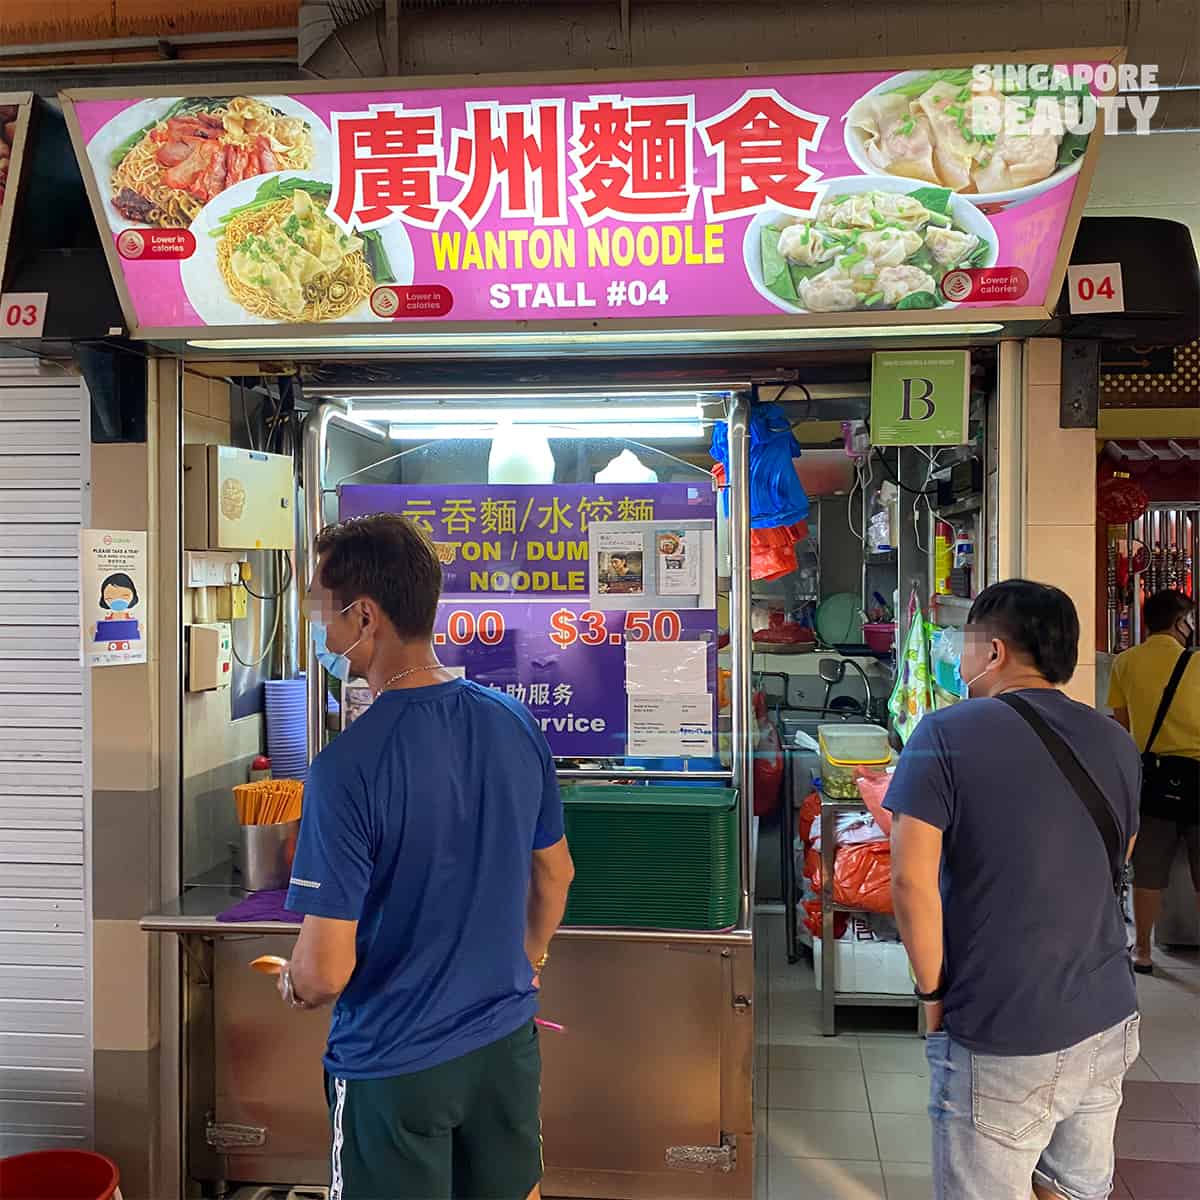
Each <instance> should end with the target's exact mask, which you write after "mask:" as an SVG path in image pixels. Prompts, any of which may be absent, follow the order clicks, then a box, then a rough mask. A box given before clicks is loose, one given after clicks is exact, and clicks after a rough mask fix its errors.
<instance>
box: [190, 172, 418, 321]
mask: <svg viewBox="0 0 1200 1200" xmlns="http://www.w3.org/2000/svg"><path fill="white" fill-rule="evenodd" d="M331 192H332V188H331V186H330V184H328V183H326V182H324V181H323V180H319V179H313V178H312V177H311V176H309V175H305V174H299V173H296V172H282V173H280V174H275V175H270V176H267V177H266V178H257V179H246V180H243V181H242V182H241V183H240V184H236V185H234V186H233V187H231V188H228V189H226V190H225V191H224V192H222V194H221V195H220V196H218V197H217V198H216V199H215V200H214V201H212V202H211V203H210V204H209V205H207V206H206V207H205V208H204V210H203V211H202V212H201V213H200V215H199V217H198V218H197V220H196V221H195V223H194V224H193V226H192V232H193V233H194V234H195V237H196V252H195V254H193V255H192V256H191V257H190V258H187V259H185V260H183V262H181V263H180V276H181V278H182V281H183V286H184V290H185V291H186V292H187V297H188V300H189V302H190V303H191V305H192V307H193V308H194V309H195V310H196V312H197V313H199V314H200V316H201V317H202V319H203V320H204V322H205V323H206V324H207V325H240V324H245V323H247V322H261V323H272V324H287V325H307V324H313V323H319V322H323V321H340V320H347V319H353V320H371V319H372V317H371V312H370V309H369V307H368V304H367V302H368V300H369V299H370V296H371V292H372V291H373V290H374V289H375V288H376V287H378V286H379V285H381V284H400V285H403V284H408V283H411V282H412V277H413V254H412V246H411V244H410V242H409V240H408V234H407V233H406V232H405V230H404V227H403V225H402V224H401V223H400V222H394V223H393V224H391V225H388V226H386V227H385V228H383V229H371V230H365V231H363V232H360V233H356V234H350V233H347V232H346V231H345V229H343V228H342V226H341V225H339V224H338V223H337V222H336V221H334V220H333V218H332V217H330V216H329V215H328V213H327V212H326V209H327V207H328V204H329V199H330V195H331Z"/></svg>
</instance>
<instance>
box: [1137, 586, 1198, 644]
mask: <svg viewBox="0 0 1200 1200" xmlns="http://www.w3.org/2000/svg"><path fill="white" fill-rule="evenodd" d="M1191 611H1192V602H1191V600H1189V599H1188V598H1187V596H1185V595H1184V593H1183V592H1178V591H1176V590H1175V589H1174V588H1163V590H1162V591H1161V592H1155V593H1154V595H1153V596H1151V597H1150V598H1149V599H1148V600H1147V601H1146V604H1145V607H1144V608H1143V609H1142V615H1143V616H1144V617H1145V618H1146V628H1147V629H1148V630H1149V631H1150V632H1151V633H1166V632H1167V630H1169V629H1170V628H1171V626H1172V625H1174V624H1175V622H1176V621H1178V620H1179V618H1180V617H1186V616H1187V615H1188V613H1190V612H1191Z"/></svg>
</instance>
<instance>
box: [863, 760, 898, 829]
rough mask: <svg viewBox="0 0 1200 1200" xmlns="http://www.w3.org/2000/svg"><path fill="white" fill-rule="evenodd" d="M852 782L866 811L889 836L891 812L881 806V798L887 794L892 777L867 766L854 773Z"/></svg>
mask: <svg viewBox="0 0 1200 1200" xmlns="http://www.w3.org/2000/svg"><path fill="white" fill-rule="evenodd" d="M854 782H855V783H856V784H858V794H859V795H860V796H861V797H862V799H863V803H864V804H865V805H866V806H867V811H868V812H869V813H870V814H871V816H873V817H874V818H875V823H876V824H877V825H878V826H879V828H880V829H882V830H883V832H884V833H886V834H887V835H888V837H891V836H892V814H891V813H890V812H888V810H887V809H886V808H884V807H883V798H884V797H885V796H886V795H887V790H888V785H889V784H890V783H891V782H892V777H891V776H890V775H889V774H888V773H887V772H886V771H872V770H871V769H870V768H869V767H864V768H863V769H862V770H860V771H858V772H857V773H856V774H855V776H854Z"/></svg>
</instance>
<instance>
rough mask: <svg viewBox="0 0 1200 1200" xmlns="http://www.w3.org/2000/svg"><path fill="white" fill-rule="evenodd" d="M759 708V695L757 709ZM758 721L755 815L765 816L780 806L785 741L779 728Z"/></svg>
mask: <svg viewBox="0 0 1200 1200" xmlns="http://www.w3.org/2000/svg"><path fill="white" fill-rule="evenodd" d="M757 709H758V697H756V700H755V710H756V711H757ZM764 718H765V705H764V715H763V717H760V719H759V722H758V741H757V742H756V743H755V746H754V815H755V816H756V817H765V816H767V815H768V814H770V813H773V812H774V811H775V810H776V809H777V808H778V807H779V794H780V791H781V789H782V786H783V743H782V742H780V740H779V730H778V729H776V728H775V726H774V725H772V724H771V722H770V721H768V720H765V719H764Z"/></svg>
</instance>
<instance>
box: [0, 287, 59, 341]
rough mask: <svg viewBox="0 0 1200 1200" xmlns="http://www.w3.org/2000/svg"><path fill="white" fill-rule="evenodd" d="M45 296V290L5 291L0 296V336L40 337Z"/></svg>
mask: <svg viewBox="0 0 1200 1200" xmlns="http://www.w3.org/2000/svg"><path fill="white" fill-rule="evenodd" d="M47 296H48V293H46V292H5V293H4V295H2V296H0V337H5V338H39V337H41V336H42V329H43V328H44V327H45V324H46V299H47Z"/></svg>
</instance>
